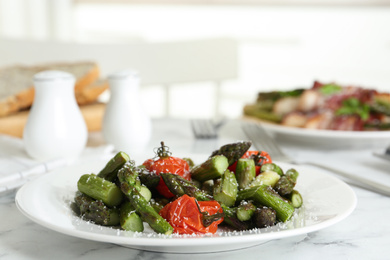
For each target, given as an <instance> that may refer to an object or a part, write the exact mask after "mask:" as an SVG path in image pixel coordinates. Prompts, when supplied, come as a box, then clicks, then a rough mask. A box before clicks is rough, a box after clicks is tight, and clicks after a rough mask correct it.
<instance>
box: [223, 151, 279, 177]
mask: <svg viewBox="0 0 390 260" xmlns="http://www.w3.org/2000/svg"><path fill="white" fill-rule="evenodd" d="M241 158H253V160H255V165H256V175H259V174H260V169H261V166H262V165H263V164H265V163H272V159H271V156H269V154H268V153H267V152H265V151H247V152H246V153H245V154H244V155H243V156H242V157H241ZM236 166H237V162H235V163H233V164H232V165H231V166H229V170H230V171H233V172H235V171H236Z"/></svg>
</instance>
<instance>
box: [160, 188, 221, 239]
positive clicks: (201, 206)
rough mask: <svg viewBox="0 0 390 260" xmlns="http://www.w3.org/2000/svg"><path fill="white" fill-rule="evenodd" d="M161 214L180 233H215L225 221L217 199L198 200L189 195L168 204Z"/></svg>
mask: <svg viewBox="0 0 390 260" xmlns="http://www.w3.org/2000/svg"><path fill="white" fill-rule="evenodd" d="M159 214H160V215H161V216H162V217H163V218H164V219H165V220H167V221H168V222H169V224H171V226H172V227H173V229H174V232H175V233H179V234H205V233H215V232H217V229H218V225H219V224H220V223H221V222H222V221H223V210H222V208H221V205H220V204H219V203H218V202H217V201H215V200H213V201H199V202H198V201H196V200H195V198H193V197H190V196H188V195H183V196H181V197H180V198H178V199H176V200H175V201H173V202H171V203H169V204H167V205H166V206H165V207H164V208H162V209H161V210H160V212H159Z"/></svg>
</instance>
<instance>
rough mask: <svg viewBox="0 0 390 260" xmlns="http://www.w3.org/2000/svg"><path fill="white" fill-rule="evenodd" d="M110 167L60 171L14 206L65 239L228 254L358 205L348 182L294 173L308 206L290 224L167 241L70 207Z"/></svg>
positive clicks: (32, 186) (313, 227)
mask: <svg viewBox="0 0 390 260" xmlns="http://www.w3.org/2000/svg"><path fill="white" fill-rule="evenodd" d="M192 158H193V159H195V158H194V157H192ZM204 158H206V157H204ZM204 158H202V159H201V160H203V159H204ZM195 160H196V159H195ZM196 161H197V160H196ZM106 162H107V161H94V162H85V163H83V164H80V165H74V166H70V167H66V168H63V169H58V170H55V171H53V172H51V173H49V174H47V175H45V176H42V177H40V178H39V179H36V180H34V181H32V182H30V183H27V184H26V185H24V186H23V187H22V188H21V189H20V190H19V191H18V193H17V195H16V199H15V201H16V205H17V207H18V208H19V210H20V211H21V212H22V213H23V214H25V215H26V216H27V217H28V218H30V219H31V220H33V221H34V222H36V223H38V224H40V225H42V226H44V227H47V228H49V229H52V230H55V231H57V232H60V233H63V234H67V235H70V236H75V237H79V238H84V239H89V240H95V241H101V242H108V243H115V244H120V245H123V246H126V247H130V248H135V249H142V250H148V251H156V252H175V253H179V252H181V253H195V252H197V253H200V252H218V251H228V250H234V249H240V248H246V247H250V246H254V245H258V244H262V243H265V242H266V241H269V240H273V239H281V238H286V237H291V236H297V235H301V234H306V233H309V232H313V231H317V230H320V229H323V228H326V227H329V226H331V225H333V224H336V223H337V222H339V221H341V220H343V219H344V218H346V217H347V216H348V215H349V214H351V213H352V211H353V210H354V208H355V206H356V196H355V193H354V192H353V191H352V189H351V188H350V187H349V186H348V185H347V184H345V183H344V182H342V181H340V180H339V179H336V178H334V177H332V176H329V175H325V174H323V173H316V172H313V171H312V170H310V171H308V170H306V169H305V168H296V169H298V170H299V172H300V177H299V179H298V184H297V187H296V188H297V189H298V190H299V191H300V192H301V194H302V196H303V198H304V207H303V208H301V209H300V210H298V211H297V212H296V213H295V215H294V217H293V219H292V220H290V221H288V222H287V223H283V224H278V225H276V226H274V227H271V228H264V229H257V230H251V231H244V232H236V231H233V232H227V231H226V230H225V231H223V230H218V232H217V233H216V234H214V235H206V236H191V235H187V236H179V235H172V236H164V235H158V234H155V233H154V232H152V231H151V229H150V228H149V227H147V228H145V231H144V232H142V233H134V232H129V231H122V230H119V229H115V228H110V227H101V226H98V225H95V224H92V223H90V222H87V221H84V220H81V219H80V218H79V217H77V216H75V215H74V213H73V211H72V210H71V208H70V203H71V201H73V197H74V194H75V192H76V189H77V187H76V183H77V181H78V179H79V177H80V176H81V175H82V174H85V173H91V172H95V173H96V172H98V170H99V169H101V168H102V167H103V166H104V164H105V163H106ZM137 162H138V161H137ZM279 165H280V166H282V168H283V169H288V168H289V167H290V165H288V164H284V163H279ZM294 167H295V166H294ZM145 226H147V225H145Z"/></svg>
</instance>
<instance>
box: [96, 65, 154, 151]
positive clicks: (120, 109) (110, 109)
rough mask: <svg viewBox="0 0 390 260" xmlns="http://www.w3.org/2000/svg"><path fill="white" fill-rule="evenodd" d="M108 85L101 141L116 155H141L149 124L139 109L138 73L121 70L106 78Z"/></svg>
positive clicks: (149, 133) (147, 135) (146, 142)
mask: <svg viewBox="0 0 390 260" xmlns="http://www.w3.org/2000/svg"><path fill="white" fill-rule="evenodd" d="M108 82H109V88H110V92H111V95H110V100H109V101H108V103H107V106H106V111H105V113H104V117H103V125H102V132H103V136H104V139H105V140H106V142H107V143H109V144H112V145H114V147H115V150H117V151H123V152H126V153H129V154H131V153H133V152H140V151H142V150H143V149H144V148H145V147H146V145H147V144H148V143H149V140H150V137H151V131H152V124H151V120H150V118H149V117H148V116H147V114H146V113H145V111H144V110H143V109H142V106H141V102H140V97H139V93H138V90H139V84H140V79H139V76H138V73H137V72H136V71H134V70H121V71H118V72H116V73H113V74H111V75H109V77H108Z"/></svg>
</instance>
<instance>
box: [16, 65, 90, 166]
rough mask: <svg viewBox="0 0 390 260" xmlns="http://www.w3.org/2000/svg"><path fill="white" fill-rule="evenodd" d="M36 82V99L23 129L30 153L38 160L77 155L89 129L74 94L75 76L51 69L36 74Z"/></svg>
mask: <svg viewBox="0 0 390 260" xmlns="http://www.w3.org/2000/svg"><path fill="white" fill-rule="evenodd" d="M33 81H34V89H35V96H34V102H33V105H32V107H31V110H30V113H29V116H28V119H27V123H26V126H25V128H24V131H23V140H24V144H25V148H26V151H27V153H28V154H29V155H30V156H31V157H33V158H35V159H37V160H50V159H56V158H75V157H77V155H79V154H80V153H81V152H82V150H83V149H84V148H85V145H86V143H87V138H88V130H87V126H86V123H85V121H84V118H83V116H82V114H81V112H80V108H79V107H78V105H77V102H76V98H75V94H74V86H75V77H74V76H73V75H72V74H70V73H67V72H63V71H55V70H48V71H43V72H40V73H37V74H35V75H34V78H33Z"/></svg>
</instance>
